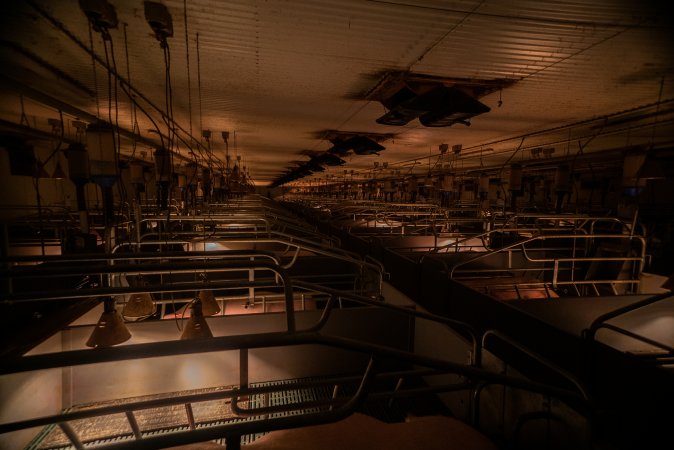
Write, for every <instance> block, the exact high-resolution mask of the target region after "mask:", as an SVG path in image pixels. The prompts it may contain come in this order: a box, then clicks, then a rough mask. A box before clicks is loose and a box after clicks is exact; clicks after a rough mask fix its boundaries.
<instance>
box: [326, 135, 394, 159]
mask: <svg viewBox="0 0 674 450" xmlns="http://www.w3.org/2000/svg"><path fill="white" fill-rule="evenodd" d="M330 142H332V144H333V146H332V148H330V149H329V150H328V152H329V153H333V154H335V155H339V156H345V155H346V154H347V153H349V151H351V150H353V152H354V153H355V154H356V155H378V154H379V152H381V151H383V150H386V147H384V146H383V145H380V144H378V143H377V142H376V141H374V140H373V139H371V138H369V137H367V136H352V137H350V138H348V139H342V138H334V139H331V140H330Z"/></svg>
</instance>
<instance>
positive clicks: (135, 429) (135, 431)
mask: <svg viewBox="0 0 674 450" xmlns="http://www.w3.org/2000/svg"><path fill="white" fill-rule="evenodd" d="M125 414H126V419H127V420H128V421H129V425H131V430H133V435H134V436H135V437H136V439H142V438H143V435H142V434H141V432H140V427H139V426H138V421H137V420H136V416H134V415H133V411H126V413H125Z"/></svg>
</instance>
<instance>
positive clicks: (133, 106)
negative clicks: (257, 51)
mask: <svg viewBox="0 0 674 450" xmlns="http://www.w3.org/2000/svg"><path fill="white" fill-rule="evenodd" d="M127 27H128V24H127V23H126V22H125V23H124V55H125V56H126V79H127V80H128V82H129V83H131V63H130V60H129V41H128V37H127V34H126V28H127ZM115 72H116V70H115ZM121 84H122V83H121V81H120V87H121ZM125 92H126V91H125ZM129 105H130V106H131V133H132V134H133V139H132V141H131V145H132V151H131V158H133V157H134V155H135V154H136V143H137V142H136V130H138V133H139V134H140V129H139V127H138V112H137V111H136V102H134V101H133V99H132V98H131V97H129Z"/></svg>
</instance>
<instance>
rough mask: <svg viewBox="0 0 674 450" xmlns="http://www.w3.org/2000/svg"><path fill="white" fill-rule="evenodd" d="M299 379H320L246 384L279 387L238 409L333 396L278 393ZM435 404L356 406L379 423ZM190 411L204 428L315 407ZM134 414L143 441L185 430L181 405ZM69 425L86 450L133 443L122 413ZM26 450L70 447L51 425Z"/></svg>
mask: <svg viewBox="0 0 674 450" xmlns="http://www.w3.org/2000/svg"><path fill="white" fill-rule="evenodd" d="M298 381H299V382H302V381H320V379H316V378H312V379H299V380H298V379H294V380H280V381H270V382H263V383H251V385H250V387H251V388H255V387H270V386H271V387H275V388H278V391H274V392H269V393H262V394H255V395H251V396H249V397H248V399H247V401H240V406H241V407H242V408H251V409H255V408H262V407H270V406H284V405H292V404H297V403H303V402H311V401H317V400H326V399H330V398H331V397H332V395H333V391H332V389H333V388H332V385H329V384H324V385H318V386H315V387H308V388H300V389H285V390H284V389H283V386H284V385H288V384H291V383H295V382H298ZM231 388H232V387H218V388H208V389H196V390H190V391H182V392H175V393H166V394H161V395H148V396H142V397H133V398H127V399H120V400H114V401H107V402H99V403H92V404H88V405H80V406H77V407H73V408H70V409H69V411H79V410H86V409H90V408H94V407H101V406H110V405H118V404H123V403H130V402H136V401H143V400H152V399H158V398H164V397H170V396H183V395H189V394H200V393H208V392H215V391H218V390H225V389H231ZM377 388H381V389H391V386H388V385H386V386H377V387H375V391H376V390H378V389H377ZM356 389H357V384H356V383H346V384H342V385H340V386H339V390H338V395H339V396H340V397H341V396H350V395H353V394H354V393H355V392H356ZM434 399H435V400H434ZM440 405H441V404H440V402H439V400H437V398H435V397H433V398H420V399H419V398H415V399H407V400H406V399H399V400H396V401H394V402H391V401H389V400H379V401H368V402H366V403H365V405H364V406H363V407H362V408H361V410H360V412H362V413H364V414H367V415H370V416H372V417H375V418H377V419H379V420H381V421H384V422H389V423H390V422H401V421H404V419H405V417H406V415H407V413H408V412H409V411H414V412H415V414H417V415H419V414H418V413H419V410H425V412H426V413H429V414H438V413H440V414H443V413H446V409H445V410H443V406H440ZM192 410H193V414H194V421H195V426H196V428H205V427H211V426H218V425H223V424H226V423H232V422H239V421H252V420H264V419H268V418H276V417H283V416H289V415H299V414H309V413H314V412H318V411H319V408H305V409H298V410H292V411H286V412H273V413H269V414H267V415H264V416H252V417H244V418H242V417H238V416H236V415H235V414H234V413H233V412H232V410H231V402H230V400H229V399H221V400H211V401H205V402H198V403H193V404H192ZM64 412H66V411H64ZM422 412H423V411H422ZM134 414H135V417H136V420H137V421H138V425H139V427H140V429H141V432H142V435H143V436H144V437H149V436H154V435H158V434H170V433H173V432H177V431H187V430H189V422H188V418H187V413H186V410H185V407H184V406H183V405H172V406H167V407H160V408H150V409H145V410H138V411H135V412H134ZM70 425H71V426H72V428H73V429H74V430H75V431H76V433H77V434H78V436H79V437H80V440H81V441H82V442H83V443H84V444H85V445H86V447H94V446H99V445H105V444H111V443H118V442H124V441H129V440H134V439H135V438H134V436H133V432H132V430H131V428H130V425H129V423H128V421H127V419H126V417H125V415H124V414H110V415H105V416H99V417H94V418H90V419H83V420H76V421H72V422H70ZM263 434H265V433H258V434H251V435H246V436H243V437H242V439H241V443H242V444H247V443H250V442H253V441H254V440H255V439H257V438H258V437H260V436H262V435H263ZM214 442H216V443H219V444H224V439H222V440H220V439H218V440H215V441H214ZM26 450H74V446H72V445H71V444H70V441H69V440H68V438H67V437H66V436H65V434H64V433H63V432H62V431H61V429H60V428H59V427H58V426H55V425H50V426H47V427H45V428H44V429H42V430H41V431H40V433H38V434H37V435H36V437H35V438H34V439H33V441H32V442H31V443H30V444H29V445H28V446H27V447H26Z"/></svg>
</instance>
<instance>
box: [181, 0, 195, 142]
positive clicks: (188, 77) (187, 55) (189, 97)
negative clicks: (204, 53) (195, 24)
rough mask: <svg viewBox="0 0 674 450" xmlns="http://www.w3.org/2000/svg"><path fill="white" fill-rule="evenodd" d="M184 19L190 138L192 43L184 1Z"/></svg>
mask: <svg viewBox="0 0 674 450" xmlns="http://www.w3.org/2000/svg"><path fill="white" fill-rule="evenodd" d="M183 18H184V19H185V59H186V63H187V112H188V117H189V121H190V137H192V136H193V134H192V82H191V78H190V42H189V38H188V37H189V33H188V32H187V0H183Z"/></svg>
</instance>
